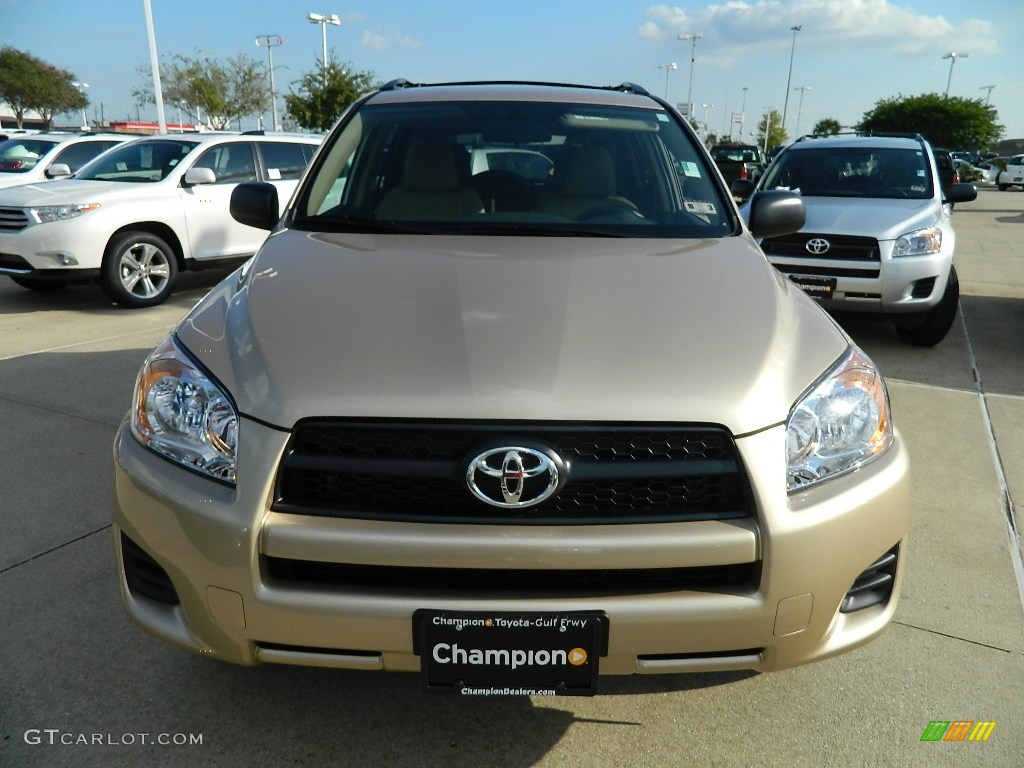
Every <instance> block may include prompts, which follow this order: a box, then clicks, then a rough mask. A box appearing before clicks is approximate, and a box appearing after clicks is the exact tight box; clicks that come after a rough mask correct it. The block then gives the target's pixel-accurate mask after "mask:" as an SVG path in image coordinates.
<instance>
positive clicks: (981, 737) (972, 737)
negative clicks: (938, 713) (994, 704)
mask: <svg viewBox="0 0 1024 768" xmlns="http://www.w3.org/2000/svg"><path fill="white" fill-rule="evenodd" d="M995 727H996V723H995V721H994V720H978V721H974V720H953V721H949V720H932V721H931V722H930V723H928V727H927V728H925V729H924V733H922V734H921V741H988V737H989V736H991V735H992V731H994V730H995Z"/></svg>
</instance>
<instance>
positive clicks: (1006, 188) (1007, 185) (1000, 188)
mask: <svg viewBox="0 0 1024 768" xmlns="http://www.w3.org/2000/svg"><path fill="white" fill-rule="evenodd" d="M996 186H997V187H999V191H1000V192H1005V191H1006V190H1008V189H1009V188H1010V185H1009V184H996Z"/></svg>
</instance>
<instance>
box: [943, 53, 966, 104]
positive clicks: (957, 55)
mask: <svg viewBox="0 0 1024 768" xmlns="http://www.w3.org/2000/svg"><path fill="white" fill-rule="evenodd" d="M969 55H970V54H967V53H954V52H953V51H950V52H949V53H947V54H946V55H945V56H943V57H942V58H944V59H949V77H947V78H946V98H947V99H948V98H949V84H950V83H952V82H953V65H954V64H956V60H957V59H966V58H967V57H968V56H969Z"/></svg>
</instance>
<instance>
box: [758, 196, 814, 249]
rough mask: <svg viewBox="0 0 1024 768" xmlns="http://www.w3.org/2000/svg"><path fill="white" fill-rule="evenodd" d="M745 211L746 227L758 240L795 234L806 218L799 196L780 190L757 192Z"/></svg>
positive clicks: (802, 202)
mask: <svg viewBox="0 0 1024 768" xmlns="http://www.w3.org/2000/svg"><path fill="white" fill-rule="evenodd" d="M747 210H748V211H749V213H748V220H747V226H748V227H750V232H751V234H753V235H754V237H758V238H761V237H779V236H780V235H789V234H792V233H793V232H797V231H799V229H800V228H801V227H802V226H803V225H804V222H805V221H806V218H807V211H806V210H805V209H804V201H803V200H802V199H801V197H800V195H798V194H796V193H795V192H788V191H783V190H780V189H772V190H762V191H761V192H757V193H756V194H754V195H753V196H752V197H751V198H750V202H749V203H748V209H747Z"/></svg>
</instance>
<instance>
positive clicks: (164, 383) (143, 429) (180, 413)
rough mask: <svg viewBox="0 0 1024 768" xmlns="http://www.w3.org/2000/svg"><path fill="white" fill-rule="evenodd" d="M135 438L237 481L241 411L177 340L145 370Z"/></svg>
mask: <svg viewBox="0 0 1024 768" xmlns="http://www.w3.org/2000/svg"><path fill="white" fill-rule="evenodd" d="M132 434H133V435H135V437H136V438H137V439H138V440H139V442H141V443H142V444H143V445H145V446H147V447H149V448H150V449H152V450H154V451H156V452H157V453H159V454H160V455H161V456H164V457H166V458H168V459H170V460H172V461H176V462H178V463H179V464H181V465H183V466H185V467H188V468H189V469H192V470H195V471H197V472H199V473H201V474H204V475H207V476H209V477H213V478H216V479H217V480H221V481H224V482H227V483H230V484H231V485H234V483H235V456H236V453H237V448H238V412H237V411H236V410H235V406H234V404H233V403H232V402H231V399H230V398H229V397H228V396H227V394H225V393H224V391H223V390H222V389H220V387H219V386H218V385H217V384H215V383H214V382H213V381H211V380H210V378H209V377H208V376H207V375H206V374H205V373H203V371H202V370H200V369H199V367H198V366H197V365H196V364H195V363H193V362H192V360H191V359H190V358H189V356H188V355H187V354H186V353H185V351H184V350H182V349H181V347H179V346H178V345H177V343H176V342H175V341H174V337H173V336H170V337H168V338H167V339H166V340H165V341H164V342H163V344H161V345H160V346H159V347H157V348H156V349H155V350H154V351H153V353H152V354H151V355H150V356H149V357H148V358H147V359H146V362H145V363H144V364H143V366H142V370H141V371H140V372H139V378H138V380H137V381H136V383H135V398H134V401H133V406H132Z"/></svg>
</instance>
